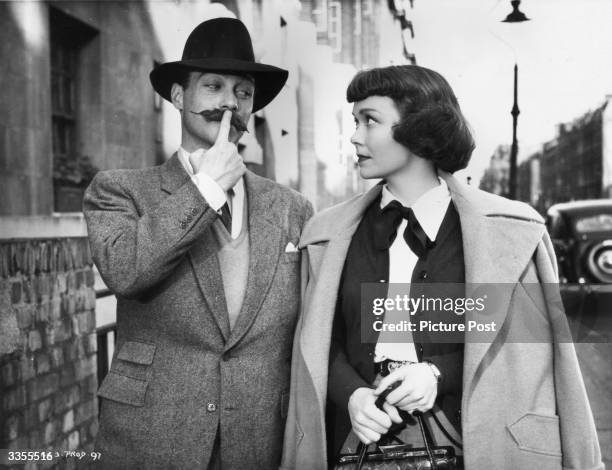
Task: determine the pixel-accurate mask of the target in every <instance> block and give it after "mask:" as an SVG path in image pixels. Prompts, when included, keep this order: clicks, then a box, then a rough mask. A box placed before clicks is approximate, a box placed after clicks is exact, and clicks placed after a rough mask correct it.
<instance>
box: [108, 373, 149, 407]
mask: <svg viewBox="0 0 612 470" xmlns="http://www.w3.org/2000/svg"><path fill="white" fill-rule="evenodd" d="M147 385H148V384H147V382H145V381H144V380H138V379H135V378H132V377H128V376H125V375H121V374H118V373H116V372H113V371H110V372H109V373H108V375H107V376H106V378H105V379H104V380H103V381H102V385H101V386H100V389H99V390H98V396H99V397H102V398H106V399H108V400H113V401H117V402H119V403H126V404H128V405H132V406H144V403H145V394H146V392H147Z"/></svg>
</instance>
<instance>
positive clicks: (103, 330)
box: [96, 289, 117, 386]
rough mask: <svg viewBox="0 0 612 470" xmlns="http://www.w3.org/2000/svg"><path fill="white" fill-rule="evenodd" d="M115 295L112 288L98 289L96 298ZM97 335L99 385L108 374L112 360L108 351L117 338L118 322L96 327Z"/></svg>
mask: <svg viewBox="0 0 612 470" xmlns="http://www.w3.org/2000/svg"><path fill="white" fill-rule="evenodd" d="M112 295H114V294H113V293H112V292H111V291H110V289H99V290H96V300H97V299H102V298H104V297H110V296H112ZM96 336H97V341H98V386H100V384H101V383H102V381H103V380H104V377H106V374H108V369H109V367H110V361H109V358H108V351H109V350H110V347H111V345H112V347H113V348H114V345H115V341H116V338H117V323H116V322H113V323H109V324H107V325H104V326H101V327H99V328H96Z"/></svg>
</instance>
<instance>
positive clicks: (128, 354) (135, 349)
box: [117, 341, 155, 365]
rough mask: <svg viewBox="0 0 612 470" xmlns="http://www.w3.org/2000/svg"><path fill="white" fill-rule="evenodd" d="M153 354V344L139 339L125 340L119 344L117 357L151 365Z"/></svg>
mask: <svg viewBox="0 0 612 470" xmlns="http://www.w3.org/2000/svg"><path fill="white" fill-rule="evenodd" d="M154 355H155V345H154V344H151V343H142V342H140V341H126V342H125V343H123V345H122V346H121V349H120V350H119V354H117V359H121V360H122V361H127V362H133V363H135V364H143V365H151V364H152V363H153V356H154Z"/></svg>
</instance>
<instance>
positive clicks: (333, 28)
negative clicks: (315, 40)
mask: <svg viewBox="0 0 612 470" xmlns="http://www.w3.org/2000/svg"><path fill="white" fill-rule="evenodd" d="M329 41H330V45H331V47H332V50H333V51H334V52H336V53H338V52H340V51H341V50H342V5H341V4H340V2H329Z"/></svg>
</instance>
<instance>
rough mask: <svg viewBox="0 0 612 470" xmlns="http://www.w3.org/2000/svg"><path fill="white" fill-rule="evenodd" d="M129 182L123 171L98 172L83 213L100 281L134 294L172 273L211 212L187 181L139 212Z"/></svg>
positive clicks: (208, 221)
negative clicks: (145, 210) (151, 207)
mask: <svg viewBox="0 0 612 470" xmlns="http://www.w3.org/2000/svg"><path fill="white" fill-rule="evenodd" d="M129 183H130V181H129V179H128V177H127V176H126V174H125V173H121V172H118V171H108V172H100V173H98V174H97V175H96V177H95V178H94V180H93V181H92V183H91V185H90V186H89V188H87V191H86V193H85V198H84V200H83V212H84V213H85V219H86V221H87V230H88V233H89V244H90V247H91V250H92V256H93V259H94V262H95V263H96V266H97V267H98V269H99V271H100V274H101V275H102V278H103V279H104V282H106V284H107V285H108V287H109V288H110V289H111V290H112V291H113V292H114V293H115V294H117V295H119V296H122V297H137V296H138V295H139V294H141V293H142V292H143V291H145V290H147V289H149V288H151V287H152V286H154V285H155V284H157V283H158V282H160V281H162V280H163V279H165V278H166V277H167V276H168V275H169V274H170V273H171V272H172V270H173V269H174V268H175V267H176V265H177V264H178V263H179V262H180V261H181V259H182V257H183V256H184V255H185V253H186V252H187V250H188V249H189V248H190V247H191V245H192V244H193V242H194V241H195V240H197V239H198V237H200V236H201V235H202V234H203V233H204V231H205V230H206V228H207V227H209V226H210V225H211V224H212V223H213V221H214V220H215V219H216V217H217V213H216V211H214V210H213V209H211V208H210V206H208V204H207V203H206V200H205V199H204V198H203V197H202V195H201V194H200V192H199V191H198V189H197V187H196V186H195V185H194V184H193V183H192V182H191V181H187V182H186V183H185V184H184V185H183V186H181V187H180V188H179V189H178V190H177V191H176V192H175V193H173V194H170V195H168V196H167V197H166V198H165V199H164V200H163V201H162V202H161V203H160V204H159V205H158V206H157V207H156V208H154V209H153V210H148V211H147V212H145V213H141V212H140V211H139V208H138V205H137V200H136V197H135V196H134V194H133V191H132V190H131V188H130V184H129ZM151 184H153V182H151Z"/></svg>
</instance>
